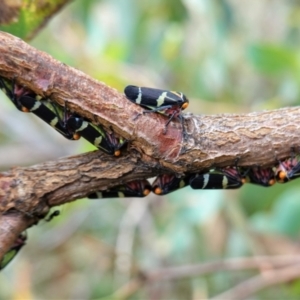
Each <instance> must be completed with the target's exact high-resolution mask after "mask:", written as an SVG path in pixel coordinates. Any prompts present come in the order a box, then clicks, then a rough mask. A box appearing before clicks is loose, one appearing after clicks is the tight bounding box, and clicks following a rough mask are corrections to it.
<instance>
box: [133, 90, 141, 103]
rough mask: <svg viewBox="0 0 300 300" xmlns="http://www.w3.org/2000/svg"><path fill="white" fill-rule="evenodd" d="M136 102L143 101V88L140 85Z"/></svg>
mask: <svg viewBox="0 0 300 300" xmlns="http://www.w3.org/2000/svg"><path fill="white" fill-rule="evenodd" d="M135 102H136V103H137V104H141V102H142V90H141V88H140V87H139V94H138V96H137V98H136V100H135Z"/></svg>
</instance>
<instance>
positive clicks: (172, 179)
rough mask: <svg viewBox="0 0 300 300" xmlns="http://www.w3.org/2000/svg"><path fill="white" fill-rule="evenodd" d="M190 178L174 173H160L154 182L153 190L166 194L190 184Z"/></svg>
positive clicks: (158, 193) (156, 192)
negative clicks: (177, 175)
mask: <svg viewBox="0 0 300 300" xmlns="http://www.w3.org/2000/svg"><path fill="white" fill-rule="evenodd" d="M188 182H189V178H188V177H187V176H184V177H176V175H174V174H162V175H158V176H157V177H156V179H155V180H154V182H153V183H152V191H153V192H154V193H155V194H156V195H161V196H162V195H166V194H169V193H171V192H174V191H176V190H178V189H181V188H183V187H185V186H187V185H188Z"/></svg>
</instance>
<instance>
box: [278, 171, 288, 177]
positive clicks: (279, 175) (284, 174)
mask: <svg viewBox="0 0 300 300" xmlns="http://www.w3.org/2000/svg"><path fill="white" fill-rule="evenodd" d="M278 177H279V178H280V179H285V178H286V177H287V174H286V172H284V171H280V172H279V173H278Z"/></svg>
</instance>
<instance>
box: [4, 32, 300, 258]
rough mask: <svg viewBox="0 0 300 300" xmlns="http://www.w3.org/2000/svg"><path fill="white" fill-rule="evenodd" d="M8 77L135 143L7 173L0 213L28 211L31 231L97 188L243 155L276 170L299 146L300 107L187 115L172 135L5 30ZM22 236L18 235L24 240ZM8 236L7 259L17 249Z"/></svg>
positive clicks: (159, 119)
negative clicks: (113, 152)
mask: <svg viewBox="0 0 300 300" xmlns="http://www.w3.org/2000/svg"><path fill="white" fill-rule="evenodd" d="M0 76H2V77H5V78H9V79H15V81H16V82H17V83H18V84H21V85H24V86H26V87H28V88H29V89H31V90H33V91H34V92H35V93H36V94H38V95H41V96H44V97H49V98H51V99H52V100H53V101H55V102H57V103H58V104H60V105H62V106H66V107H67V108H68V109H69V110H70V111H73V112H76V113H77V114H79V115H81V116H83V117H85V118H87V119H89V120H91V121H92V122H93V123H94V124H101V125H102V126H104V128H106V129H108V130H111V129H113V130H114V131H115V132H116V133H117V134H119V135H120V136H122V137H124V138H125V139H127V140H128V146H127V150H126V151H124V153H123V155H122V157H120V158H115V157H111V156H108V155H106V154H104V153H102V152H100V151H95V152H91V153H87V154H82V155H78V156H73V157H69V158H63V159H58V160H56V161H52V162H45V163H42V164H39V165H35V166H32V167H29V168H19V167H16V168H13V169H11V170H9V171H7V172H3V173H1V174H0V213H2V214H3V215H7V214H8V212H11V211H14V212H15V211H19V212H22V217H24V214H25V215H26V216H27V219H28V220H27V225H28V226H29V225H32V223H33V221H32V218H30V217H28V216H35V217H37V218H38V217H42V216H44V215H45V214H46V213H47V212H48V210H49V208H50V207H52V206H56V205H60V204H63V203H66V202H69V201H72V200H74V199H77V198H80V197H84V196H86V195H87V194H88V193H89V192H92V191H95V190H97V189H99V190H105V189H107V188H109V187H112V186H115V185H119V184H122V183H124V182H126V181H130V180H134V179H143V178H149V177H153V176H155V175H158V174H161V173H166V172H172V173H177V174H183V173H185V172H200V171H205V170H208V169H209V168H211V167H224V166H230V165H234V163H235V161H236V159H237V158H238V164H239V165H240V166H254V165H255V166H258V165H259V166H272V165H274V164H275V163H276V162H277V159H283V158H285V157H288V156H290V153H291V147H299V142H298V141H299V136H300V132H299V129H298V127H299V126H298V122H297V121H298V120H299V117H300V108H299V107H289V108H283V109H278V110H274V111H264V112H256V113H249V114H240V115H233V114H222V115H210V116H205V115H198V116H195V115H193V114H191V113H186V114H184V122H183V123H184V130H182V127H181V123H180V122H179V121H178V120H174V121H172V122H171V123H170V125H169V127H168V130H167V133H166V134H164V129H165V123H166V120H167V119H166V117H165V116H163V115H160V114H155V113H153V114H145V115H143V114H142V112H143V108H141V107H139V106H138V105H135V104H133V103H131V102H130V101H128V100H127V99H126V97H125V96H124V95H123V94H122V93H120V92H118V91H117V90H115V89H114V88H111V87H109V86H107V85H105V84H104V83H102V82H98V81H96V80H94V79H92V78H90V77H89V76H87V75H86V74H84V73H82V72H81V71H79V70H76V69H74V68H72V67H69V66H67V65H65V64H63V63H62V62H59V61H57V60H55V59H54V58H52V57H51V56H50V55H48V54H46V53H44V52H41V51H39V50H37V49H35V48H33V47H31V46H30V45H28V44H26V43H25V42H23V41H22V40H20V39H19V38H16V37H14V36H12V35H10V34H8V33H4V32H0ZM138 114H141V115H140V116H138V117H137V115H138ZM183 132H184V134H183ZM0 225H1V222H0ZM21 227H22V226H19V227H18V228H21ZM23 227H24V226H23ZM25 227H26V226H25ZM0 229H1V228H0ZM19 231H20V230H16V231H14V232H15V234H16V237H17V235H18V233H20V232H19ZM3 232H4V231H3V230H2V231H1V230H0V259H1V255H3V253H5V251H7V249H9V243H5V234H1V233H3ZM7 240H8V239H7ZM10 240H11V238H10ZM3 241H4V242H3Z"/></svg>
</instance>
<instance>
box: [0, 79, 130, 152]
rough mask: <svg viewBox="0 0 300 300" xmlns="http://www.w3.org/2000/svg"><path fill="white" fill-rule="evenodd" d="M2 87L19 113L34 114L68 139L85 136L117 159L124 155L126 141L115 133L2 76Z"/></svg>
mask: <svg viewBox="0 0 300 300" xmlns="http://www.w3.org/2000/svg"><path fill="white" fill-rule="evenodd" d="M0 87H1V89H2V90H3V91H4V92H5V94H6V95H7V96H8V98H9V99H10V100H11V101H12V102H13V103H14V105H15V106H16V107H17V108H18V109H19V110H20V111H22V112H32V113H33V114H35V115H36V116H37V117H39V118H40V119H42V120H43V121H44V122H46V123H47V124H49V125H50V126H52V127H53V128H54V129H55V130H56V131H58V132H59V133H60V134H61V135H63V136H64V137H65V138H67V139H69V140H78V139H79V138H80V137H81V136H82V137H83V138H85V139H86V140H87V141H89V142H90V143H91V144H93V145H94V146H96V147H97V148H98V149H100V150H102V151H104V152H106V153H107V154H110V155H115V156H119V155H120V154H121V151H120V149H121V148H122V147H123V146H124V145H125V144H126V141H125V140H124V139H122V138H119V137H117V136H116V135H115V134H114V133H113V132H107V131H105V130H104V129H103V128H102V127H101V126H100V125H98V126H96V125H93V124H92V123H91V122H88V121H86V120H85V119H83V118H81V117H79V116H78V115H75V114H74V113H71V112H70V111H68V110H67V109H66V108H65V107H61V106H59V105H58V104H56V103H54V102H52V101H51V100H50V99H48V98H47V99H46V98H42V97H40V96H38V95H36V94H34V93H33V92H31V91H29V90H27V89H26V88H24V87H21V86H19V85H17V84H15V83H13V84H12V86H11V87H10V86H9V82H8V81H6V80H4V79H3V78H1V77H0Z"/></svg>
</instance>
